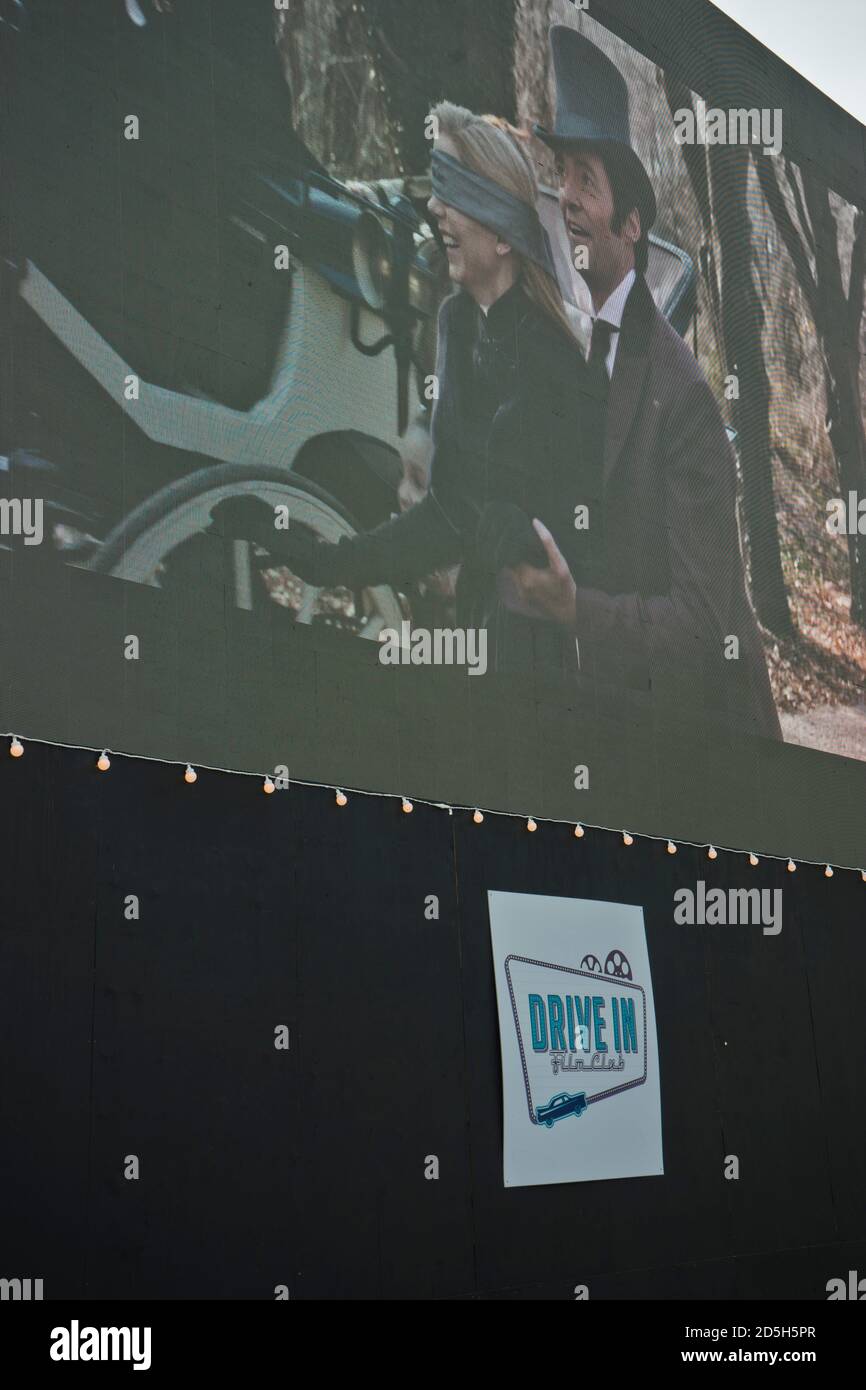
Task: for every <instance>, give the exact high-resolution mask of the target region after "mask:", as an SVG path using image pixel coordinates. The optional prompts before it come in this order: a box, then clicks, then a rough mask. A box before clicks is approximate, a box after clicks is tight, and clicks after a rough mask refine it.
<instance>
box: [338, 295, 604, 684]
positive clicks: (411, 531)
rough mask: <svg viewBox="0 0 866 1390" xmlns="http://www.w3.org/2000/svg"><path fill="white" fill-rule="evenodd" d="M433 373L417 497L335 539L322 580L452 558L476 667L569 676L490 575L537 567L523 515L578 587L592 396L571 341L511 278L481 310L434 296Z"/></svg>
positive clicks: (406, 570)
mask: <svg viewBox="0 0 866 1390" xmlns="http://www.w3.org/2000/svg"><path fill="white" fill-rule="evenodd" d="M436 376H437V381H438V392H439V396H438V400H437V402H436V405H435V407H434V411H433V419H432V424H431V435H432V442H433V458H432V463H431V470H430V489H429V492H428V494H427V496H426V497H425V498H424V500H423V501H422V502H420V503H418V504H417V506H415V507H412V508H410V509H409V510H408V511H406V512H404V513H403V514H402V516H400V517H397V518H395V519H394V520H393V521H390V522H387V523H386V524H385V525H383V526H380V527H378V528H377V529H376V530H374V531H371V532H367V533H365V534H362V535H359V536H354V537H351V538H346V539H344V540H342V541H341V542H340V543H339V544H338V546H336V547H334V551H335V552H336V554H335V555H334V562H335V568H333V569H331V574H330V576H329V578H330V580H332V581H333V580H338V581H342V582H344V583H348V584H351V585H354V586H356V587H361V586H364V585H369V584H376V583H390V584H394V585H401V584H405V583H406V582H408V581H410V580H413V579H420V578H422V577H423V576H424V575H426V574H429V573H431V572H432V571H434V570H436V569H442V568H444V567H446V566H450V565H454V564H457V563H460V564H461V569H460V575H459V578H458V582H457V623H458V626H460V627H474V628H485V629H486V630H487V633H488V639H487V641H488V650H487V657H488V669H496V670H498V671H503V670H516V669H520V670H525V671H527V672H529V671H531V670H533V669H536V668H538V667H545V668H547V670H548V673H549V674H554V673H555V672H556V671H559V672H560V673H562V674H572V675H573V674H574V673H575V671H576V666H577V663H576V655H575V643H574V638H573V636H571V635H570V634H568V633H567V632H566V631H565V630H564V629H562V628H560V627H558V626H557V625H555V624H553V623H549V622H545V621H541V620H530V619H528V618H524V617H523V616H521V615H519V614H517V613H515V612H513V611H512V610H511V609H509V608H507V607H506V605H505V604H504V603H503V601H502V599H501V598H500V597H499V594H498V591H497V573H498V572H499V571H500V570H501V569H502V568H503V567H505V566H506V565H511V564H516V563H519V562H520V561H521V560H527V561H529V562H532V560H533V558H535V559H536V561H537V563H538V565H539V567H540V568H544V567H545V566H546V563H547V562H546V559H545V558H544V553H543V551H539V548H538V547H539V542H538V541H537V538H536V537H535V533H534V532H533V531H532V529H531V523H532V519H533V518H535V517H537V518H538V519H539V520H540V521H543V522H544V524H545V525H546V526H547V527H548V529H549V530H550V531H551V532H552V534H553V537H554V539H555V540H556V543H557V545H558V546H559V548H560V550H561V551H562V553H563V555H564V556H565V558H566V560H567V561H568V564H569V567H570V568H571V570H572V573H573V574H574V576H575V578H576V579H577V580H578V582H579V580H580V578H581V575H582V574H583V573H584V571H585V570H587V565H588V560H589V554H590V545H591V541H590V537H591V534H592V529H591V517H592V510H593V507H594V505H595V502H596V500H597V499H598V498H599V497H600V487H601V469H602V439H603V408H604V405H603V398H602V396H601V395H600V394H599V393H598V392H594V391H593V390H592V388H591V386H590V382H589V373H588V370H587V366H586V363H585V361H584V358H583V355H582V353H581V351H580V348H579V346H578V344H577V342H576V340H574V339H572V338H570V337H568V336H566V333H565V330H564V329H560V328H559V327H558V326H557V325H556V324H555V322H554V321H553V320H552V319H551V318H550V316H549V315H547V314H546V313H545V312H544V311H543V310H541V309H540V308H539V307H538V306H537V305H536V304H535V303H534V301H533V300H531V299H530V298H529V296H528V295H527V294H526V293H525V291H524V290H523V289H522V287H521V286H520V284H517V285H515V286H513V287H512V288H511V289H510V290H508V291H507V292H506V294H504V295H503V296H502V297H501V298H500V299H499V300H497V301H496V303H495V304H493V305H492V306H491V308H490V310H489V311H488V313H487V315H486V316H485V315H484V314H483V313H482V311H481V310H480V309H479V308H478V306H477V305H476V304H475V302H474V300H473V299H472V298H471V297H470V296H469V295H468V294H466V293H464V292H462V291H461V292H459V293H457V294H455V295H453V296H452V297H451V298H449V299H447V300H446V301H445V303H444V304H443V306H442V309H441V311H440V316H439V350H438V359H437V370H436ZM580 507H586V508H588V509H589V519H590V527H589V529H588V530H587V529H586V528H585V527H583V529H577V528H576V526H575V514H576V509H577V508H580ZM329 568H331V567H330V566H329ZM551 668H553V669H551Z"/></svg>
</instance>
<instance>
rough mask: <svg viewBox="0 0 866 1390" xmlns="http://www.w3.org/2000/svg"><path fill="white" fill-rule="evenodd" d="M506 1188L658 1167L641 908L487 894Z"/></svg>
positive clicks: (653, 1171) (657, 1098)
mask: <svg viewBox="0 0 866 1390" xmlns="http://www.w3.org/2000/svg"><path fill="white" fill-rule="evenodd" d="M487 898H488V904H489V909H490V934H491V938H492V941H493V966H494V970H495V972H496V999H497V1005H498V1009H499V1039H500V1044H501V1048H502V1092H503V1170H504V1181H505V1186H506V1187H531V1186H536V1185H538V1184H541V1183H554V1182H592V1181H595V1180H597V1179H601V1178H642V1177H654V1176H657V1175H658V1174H661V1173H663V1172H664V1159H663V1154H662V1122H661V1092H660V1087H659V1066H658V1048H657V1045H656V1020H655V1010H654V1007H653V991H652V980H651V978H650V968H649V956H648V954H647V945H646V931H645V929H644V922H643V910H642V908H640V907H633V906H630V905H629V904H626V903H611V902H596V901H594V900H593V899H591V898H547V897H540V896H537V895H535V894H532V893H499V892H493V891H491V892H488V894H487Z"/></svg>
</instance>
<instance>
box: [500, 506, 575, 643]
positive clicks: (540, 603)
mask: <svg viewBox="0 0 866 1390" xmlns="http://www.w3.org/2000/svg"><path fill="white" fill-rule="evenodd" d="M532 525H533V527H534V528H535V532H536V534H537V536H538V538H539V540H540V541H541V544H542V545H543V546H544V552H545V554H546V556H547V569H543V570H539V569H535V567H534V566H533V565H517V566H516V568H515V569H505V570H503V571H502V573H501V576H500V590H501V593H500V596H501V598H502V600H503V602H504V603H505V606H506V608H511V609H513V611H514V612H516V613H522V614H523V615H524V617H527V618H545V619H547V621H548V622H553V623H559V624H560V625H561V626H562V627H564V628H567V629H568V631H569V632H572V633H573V632H574V630H575V628H576V626H577V585H576V584H575V582H574V579H573V577H572V574H571V570H570V569H569V568H568V565H567V564H566V562H565V557H564V555H563V554H562V551H561V550H560V549H559V547H558V545H557V544H556V541H555V540H554V539H553V536H552V535H551V534H550V532H549V531H548V529H547V527H546V526H545V525H544V523H543V522H541V521H538V520H537V519H536V520H535V521H533V523H532Z"/></svg>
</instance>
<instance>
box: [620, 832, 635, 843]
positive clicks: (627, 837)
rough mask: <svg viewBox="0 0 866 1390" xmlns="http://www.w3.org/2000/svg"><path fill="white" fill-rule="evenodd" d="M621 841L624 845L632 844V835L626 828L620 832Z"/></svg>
mask: <svg viewBox="0 0 866 1390" xmlns="http://www.w3.org/2000/svg"><path fill="white" fill-rule="evenodd" d="M622 842H623V844H624V845H633V844H634V835H629V833H628V831H627V830H624V831H623V832H622Z"/></svg>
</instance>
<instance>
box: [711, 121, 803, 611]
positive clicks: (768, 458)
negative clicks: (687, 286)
mask: <svg viewBox="0 0 866 1390" xmlns="http://www.w3.org/2000/svg"><path fill="white" fill-rule="evenodd" d="M709 165H710V188H711V200H712V211H713V217H714V220H715V224H716V228H717V231H718V237H719V245H720V249H721V263H722V264H721V272H722V326H723V332H724V338H725V353H726V357H727V368H728V372H729V373H735V374H736V376H737V378H738V382H739V393H740V395H739V400H738V401H737V402H736V412H735V418H736V424H737V430H738V432H739V446H740V463H741V467H742V474H743V506H744V512H745V523H746V530H747V532H748V541H749V555H750V558H751V570H752V597H753V600H754V604H755V609H756V612H757V615H758V618H759V619H760V621H761V622H762V623H763V625H764V627H766V628H769V630H770V631H771V632H772V633H774V634H775V635H776V636H777V637H789V636H791V635H792V633H793V624H792V622H791V611H790V608H789V605H788V593H787V589H786V588H785V578H784V574H783V572H782V556H781V550H780V546H779V530H778V525H777V522H776V497H775V492H774V489H773V467H772V448H771V444H770V382H769V378H768V376H767V369H766V365H765V362H764V345H763V329H764V311H763V306H762V304H761V299H760V296H759V294H758V292H757V289H756V287H755V281H754V274H753V264H752V260H753V250H752V247H753V238H752V223H751V218H750V217H749V207H748V200H747V193H748V177H749V155H748V151H747V150H746V149H745V148H743V147H741V146H737V145H713V146H711V147H710V161H709Z"/></svg>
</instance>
